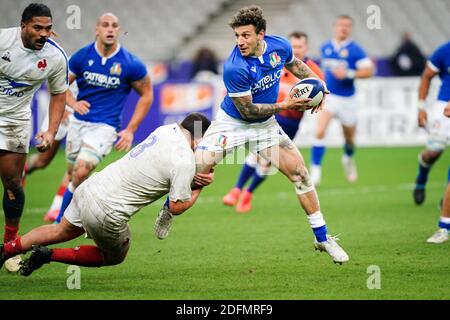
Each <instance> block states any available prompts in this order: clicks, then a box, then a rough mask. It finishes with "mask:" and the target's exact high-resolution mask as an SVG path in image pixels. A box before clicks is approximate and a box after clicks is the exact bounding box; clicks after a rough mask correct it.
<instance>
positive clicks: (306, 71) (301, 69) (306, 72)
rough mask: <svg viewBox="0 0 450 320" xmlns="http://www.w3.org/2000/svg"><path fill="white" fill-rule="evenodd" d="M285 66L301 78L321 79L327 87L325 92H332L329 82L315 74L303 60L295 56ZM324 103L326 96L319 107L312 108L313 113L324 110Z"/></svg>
mask: <svg viewBox="0 0 450 320" xmlns="http://www.w3.org/2000/svg"><path fill="white" fill-rule="evenodd" d="M284 66H285V67H286V69H288V70H289V71H290V72H292V74H293V75H294V76H296V77H297V78H299V79H305V78H316V79H319V80H320V81H322V83H323V86H324V88H325V93H330V91H328V88H327V84H326V83H325V81H323V80H322V79H320V77H319V76H318V75H317V74H315V73H314V72H313V71H312V70H311V68H310V67H308V66H307V65H306V63H304V62H303V61H302V60H300V59H297V58H294V61H293V62H292V63H290V64H285V65H284ZM324 104H325V98H324V99H323V100H322V102H321V103H320V104H319V105H318V106H317V107H314V108H313V109H312V110H311V113H315V112H319V111H320V110H322V109H323V107H324Z"/></svg>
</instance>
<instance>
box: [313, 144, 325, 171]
mask: <svg viewBox="0 0 450 320" xmlns="http://www.w3.org/2000/svg"><path fill="white" fill-rule="evenodd" d="M324 154H325V146H313V147H312V150H311V162H312V164H313V165H316V166H320V165H321V164H322V159H323V155H324Z"/></svg>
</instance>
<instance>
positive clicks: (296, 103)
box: [231, 95, 311, 120]
mask: <svg viewBox="0 0 450 320" xmlns="http://www.w3.org/2000/svg"><path fill="white" fill-rule="evenodd" d="M231 99H232V100H233V104H234V105H235V106H236V108H237V109H238V111H239V113H240V114H241V116H242V118H244V119H247V120H257V119H262V118H266V117H270V116H272V115H274V114H275V113H277V112H280V111H282V110H299V111H304V110H307V109H310V108H311V107H310V106H309V105H308V102H309V101H311V99H298V98H292V97H289V98H288V99H286V100H285V101H283V102H280V103H272V104H266V103H253V99H252V96H251V95H247V96H243V97H233V98H231Z"/></svg>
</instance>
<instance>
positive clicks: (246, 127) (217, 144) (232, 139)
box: [197, 109, 291, 154]
mask: <svg viewBox="0 0 450 320" xmlns="http://www.w3.org/2000/svg"><path fill="white" fill-rule="evenodd" d="M286 143H291V139H290V138H289V137H288V135H287V134H286V133H284V131H283V129H281V127H280V125H279V124H278V122H277V120H276V119H275V117H274V116H272V117H270V118H269V119H268V120H266V121H264V122H251V123H249V122H245V121H242V120H238V119H235V118H233V117H230V116H229V115H227V114H226V113H225V112H224V111H223V110H222V109H220V110H219V111H218V112H217V117H216V120H215V121H212V123H211V125H210V127H209V128H208V130H207V131H206V132H205V135H204V137H203V139H202V141H201V142H200V144H199V146H198V147H197V149H199V150H206V151H210V152H224V153H229V152H232V151H233V150H234V149H236V148H237V147H240V146H246V147H247V148H248V150H249V151H250V152H252V153H255V154H256V153H258V152H260V151H261V150H264V149H267V148H270V147H272V146H274V145H280V144H286Z"/></svg>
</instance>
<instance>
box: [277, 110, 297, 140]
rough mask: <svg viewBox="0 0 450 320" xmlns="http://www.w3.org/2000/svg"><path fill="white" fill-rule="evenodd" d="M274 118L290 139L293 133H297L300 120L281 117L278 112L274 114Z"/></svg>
mask: <svg viewBox="0 0 450 320" xmlns="http://www.w3.org/2000/svg"><path fill="white" fill-rule="evenodd" d="M275 118H276V119H277V121H278V124H279V125H280V127H281V128H282V129H283V131H284V132H285V133H286V134H287V135H288V136H289V138H290V139H291V140H293V139H294V137H295V135H296V134H297V131H298V128H299V125H300V120H298V119H291V118H287V117H283V116H280V115H279V114H275Z"/></svg>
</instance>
